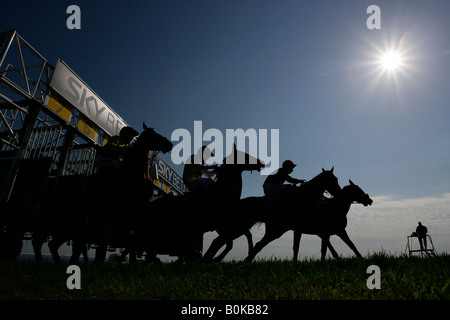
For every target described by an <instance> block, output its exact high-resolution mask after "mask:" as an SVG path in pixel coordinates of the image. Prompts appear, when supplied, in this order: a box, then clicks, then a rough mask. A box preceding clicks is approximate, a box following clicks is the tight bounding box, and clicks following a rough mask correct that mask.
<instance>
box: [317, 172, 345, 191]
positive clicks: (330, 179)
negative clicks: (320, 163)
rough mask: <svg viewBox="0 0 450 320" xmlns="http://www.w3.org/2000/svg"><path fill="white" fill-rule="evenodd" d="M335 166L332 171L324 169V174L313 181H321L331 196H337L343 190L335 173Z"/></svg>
mask: <svg viewBox="0 0 450 320" xmlns="http://www.w3.org/2000/svg"><path fill="white" fill-rule="evenodd" d="M333 171H334V166H333V167H332V168H331V169H330V170H325V169H324V168H322V172H321V173H320V174H319V175H317V176H316V177H315V178H314V179H313V180H317V181H320V184H321V185H322V186H323V188H324V189H325V190H326V191H328V192H329V193H330V194H331V195H333V196H337V195H338V194H339V193H340V192H341V191H342V190H341V187H340V186H339V183H338V178H336V176H335V175H334V173H333Z"/></svg>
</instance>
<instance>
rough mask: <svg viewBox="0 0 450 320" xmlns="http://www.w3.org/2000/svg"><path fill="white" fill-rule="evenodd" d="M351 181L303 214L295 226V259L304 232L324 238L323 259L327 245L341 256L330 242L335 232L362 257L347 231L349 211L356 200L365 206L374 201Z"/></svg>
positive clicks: (336, 256)
mask: <svg viewBox="0 0 450 320" xmlns="http://www.w3.org/2000/svg"><path fill="white" fill-rule="evenodd" d="M349 182H350V185H348V186H345V187H344V188H342V192H341V193H340V194H339V195H337V196H336V197H334V198H332V199H329V200H327V202H326V203H324V204H322V205H320V206H319V207H315V208H314V209H313V210H312V211H310V212H307V213H305V214H303V215H302V219H301V220H299V222H298V225H297V226H295V227H294V261H296V260H297V256H298V250H299V246H300V238H301V236H302V234H303V233H306V234H315V235H318V236H319V237H320V238H321V239H322V247H321V253H322V256H321V258H322V260H323V259H325V255H326V252H327V247H328V248H329V249H330V251H331V253H332V254H333V257H335V258H339V255H338V254H337V252H336V250H334V248H333V246H332V245H331V244H330V236H331V235H334V234H335V235H337V236H339V237H340V238H341V239H342V240H343V241H344V242H345V243H346V244H347V245H348V246H349V247H350V248H351V249H352V250H353V252H355V254H356V256H358V257H362V256H361V254H360V253H359V252H358V250H357V249H356V247H355V245H354V244H353V242H352V241H351V240H350V238H349V237H348V234H347V232H346V231H345V228H346V226H347V213H348V211H349V210H350V206H351V205H352V203H353V202H354V201H356V202H357V203H361V204H363V205H364V206H368V205H372V202H373V201H372V199H370V197H369V196H368V195H367V194H366V193H365V192H364V191H362V190H361V188H360V187H358V186H357V185H356V184H354V183H353V182H352V181H351V180H349Z"/></svg>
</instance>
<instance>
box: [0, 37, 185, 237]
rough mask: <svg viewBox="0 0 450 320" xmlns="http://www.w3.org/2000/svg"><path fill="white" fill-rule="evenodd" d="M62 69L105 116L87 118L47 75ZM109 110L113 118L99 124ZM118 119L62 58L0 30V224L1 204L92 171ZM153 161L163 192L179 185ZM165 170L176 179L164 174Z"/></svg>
mask: <svg viewBox="0 0 450 320" xmlns="http://www.w3.org/2000/svg"><path fill="white" fill-rule="evenodd" d="M55 70H56V72H55ZM54 75H55V77H54ZM64 76H66V77H67V76H70V77H72V79H75V80H74V81H78V82H77V83H76V85H77V86H78V85H80V86H81V85H83V86H84V88H85V89H83V90H86V91H87V92H89V93H91V94H92V96H91V97H90V98H91V100H90V101H91V102H92V99H94V100H95V99H96V101H95V103H96V104H97V103H98V104H100V106H105V108H106V110H107V111H108V112H109V113H108V115H107V116H108V118H107V119H103V121H94V120H93V118H92V116H89V114H87V113H86V110H84V112H83V110H81V108H80V107H79V105H77V104H76V103H75V102H74V101H70V96H69V98H68V97H67V96H68V95H67V94H65V95H64V94H61V91H63V89H61V85H60V84H58V83H57V81H55V80H54V78H58V80H59V81H60V83H61V80H60V79H61V77H62V78H64ZM66 85H67V84H66ZM69 85H70V83H69ZM62 88H64V84H63V87H62ZM66 92H67V90H66ZM87 103H88V100H87V98H86V104H87ZM111 117H113V118H114V119H115V121H116V124H117V125H115V127H114V128H106V127H105V124H106V125H108V123H111ZM119 124H120V125H122V126H125V125H126V123H125V121H123V119H121V118H120V116H118V115H117V114H116V113H115V112H114V111H113V110H112V109H110V108H109V106H108V105H107V104H106V103H105V102H104V101H103V100H101V98H100V97H98V96H97V95H96V94H95V93H94V92H93V91H92V89H90V88H89V87H88V86H87V85H86V84H85V83H84V82H83V80H81V78H79V77H78V76H77V75H76V74H75V73H74V72H73V71H72V70H71V69H70V68H69V67H68V66H67V65H66V64H65V63H64V62H63V61H61V60H58V63H57V65H56V67H55V66H53V65H51V64H50V63H49V62H48V61H47V60H46V59H45V58H44V57H43V56H42V55H41V54H40V53H39V52H38V51H37V50H36V49H35V48H33V47H32V46H31V45H30V44H29V43H28V42H27V41H25V39H23V38H22V37H21V36H20V35H19V34H18V33H17V32H16V31H15V30H13V29H12V30H9V31H6V32H3V33H0V228H1V229H2V230H3V228H4V227H5V225H6V224H7V222H6V221H8V219H9V218H10V217H8V216H7V214H5V211H7V210H3V209H4V208H6V207H13V208H14V206H15V205H17V206H18V207H19V208H20V210H19V211H27V210H31V211H32V210H34V209H33V206H34V207H36V206H38V205H39V201H40V197H42V195H43V192H44V190H46V189H48V188H50V187H51V188H56V187H57V186H58V184H60V183H61V181H62V180H65V179H66V177H68V176H72V177H74V178H76V176H79V177H80V178H83V177H85V176H88V175H91V174H92V173H93V172H94V161H95V156H96V149H97V148H98V147H101V146H103V145H104V144H105V143H106V141H107V140H108V139H109V138H111V136H112V135H114V134H118V131H119V129H120V127H118V125H119ZM152 164H154V166H153V167H152V168H150V172H151V173H153V175H154V179H155V180H154V183H155V185H156V186H157V187H158V188H160V189H161V191H162V192H174V193H176V194H180V193H183V192H184V191H185V190H186V189H185V186H184V185H183V184H182V183H179V181H181V178H180V177H179V175H178V174H176V175H173V174H167V172H168V171H167V170H169V171H170V170H172V171H173V169H172V168H170V167H169V166H168V165H167V163H165V161H163V160H162V158H160V157H159V156H156V157H155V159H153V161H152ZM158 166H159V167H158ZM164 173H166V174H167V176H168V177H172V176H173V177H175V176H177V177H178V180H179V181H178V182H177V181H170V180H169V178H168V177H165V175H164ZM173 173H174V171H173ZM169 185H170V187H169ZM180 185H181V187H180ZM68 196H69V197H70V195H68ZM71 201H74V199H68V205H70V202H71ZM75 201H76V200H75ZM27 205H28V207H27ZM15 219H17V217H16V218H15ZM19 219H20V218H19ZM2 230H0V231H2Z"/></svg>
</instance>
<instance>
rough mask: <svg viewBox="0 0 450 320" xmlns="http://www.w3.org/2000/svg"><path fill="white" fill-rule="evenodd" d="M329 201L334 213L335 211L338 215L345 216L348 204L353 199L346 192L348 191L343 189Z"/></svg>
mask: <svg viewBox="0 0 450 320" xmlns="http://www.w3.org/2000/svg"><path fill="white" fill-rule="evenodd" d="M330 201H331V206H332V207H333V209H334V211H335V212H334V213H335V214H336V212H337V213H338V214H340V215H343V216H347V213H348V212H349V211H350V206H351V205H352V203H353V199H352V198H351V196H350V195H349V194H348V192H346V191H345V189H343V190H342V193H341V194H339V195H337V196H336V197H334V198H333V199H331V200H330ZM336 209H337V210H336Z"/></svg>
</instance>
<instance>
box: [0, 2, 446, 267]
mask: <svg viewBox="0 0 450 320" xmlns="http://www.w3.org/2000/svg"><path fill="white" fill-rule="evenodd" d="M71 4H76V5H78V6H79V7H80V9H81V30H69V29H68V28H67V27H66V20H67V18H68V17H69V16H70V15H69V14H67V13H66V9H67V7H68V6H69V5H71ZM370 5H377V6H379V8H380V9H381V14H380V18H381V19H380V27H381V29H369V28H368V27H367V24H366V22H367V20H368V19H369V18H370V17H371V13H367V12H366V10H367V8H368V7H369V6H370ZM0 8H1V10H0V27H1V29H2V30H0V31H4V30H8V29H10V28H14V29H16V30H17V31H18V33H19V34H20V35H21V36H23V37H24V38H25V39H26V40H27V41H28V42H29V43H30V44H32V45H33V46H34V47H35V48H36V49H37V50H38V51H39V52H40V53H41V54H42V55H43V56H44V57H46V58H47V59H48V60H49V61H50V63H52V64H56V61H57V59H58V58H61V59H62V60H64V61H65V62H66V63H67V64H68V65H69V66H70V67H71V68H72V69H73V70H74V71H75V72H76V73H77V74H78V75H79V76H80V77H81V78H82V79H83V80H84V81H85V82H86V83H87V84H88V85H89V86H90V87H91V88H92V89H93V90H94V91H96V92H97V94H98V95H100V96H101V97H102V98H103V99H104V100H105V101H106V102H107V103H108V104H109V105H110V106H111V107H112V108H113V109H114V110H115V111H116V112H117V113H118V114H120V115H121V117H122V118H124V119H125V120H126V121H127V122H128V123H129V124H130V125H132V126H134V127H136V128H140V126H141V123H142V120H145V121H146V122H147V124H149V125H150V126H153V127H155V129H156V130H157V131H159V132H160V133H161V134H163V135H165V136H166V137H169V138H170V136H171V134H172V132H173V131H174V130H176V129H178V128H185V129H187V130H189V131H191V132H192V133H193V125H194V121H196V120H199V121H202V124H203V129H204V130H206V129H208V128H217V129H219V130H221V131H223V132H225V130H226V129H238V128H242V129H244V130H247V129H249V128H254V129H256V130H258V129H269V130H270V129H278V130H279V158H280V161H283V160H285V159H291V160H293V161H294V162H296V163H298V166H297V167H296V168H295V170H294V173H293V176H294V177H298V178H301V179H311V178H312V177H314V176H315V175H317V174H318V173H319V172H320V170H321V168H322V167H324V168H325V169H329V168H331V167H332V166H334V167H335V174H336V176H337V177H338V178H339V182H340V184H341V186H344V185H346V184H348V179H349V178H350V179H352V180H353V181H354V182H355V183H356V184H358V185H360V186H361V187H362V188H363V189H364V190H365V191H366V192H367V193H369V195H370V196H371V197H372V198H373V199H374V201H375V202H374V204H373V206H372V207H370V208H360V207H356V206H354V207H355V209H353V208H352V210H351V211H350V213H349V227H348V231H349V234H350V237H352V232H353V235H354V236H353V237H356V239H355V244H356V246H357V247H359V248H360V251H362V252H366V251H368V250H370V251H373V250H379V249H380V248H381V247H383V248H387V249H389V250H391V251H393V252H394V251H398V252H401V251H403V250H404V245H405V244H406V235H408V234H409V233H410V232H411V231H413V229H415V227H416V225H417V221H419V220H422V222H423V223H424V224H425V225H427V227H428V228H429V231H430V234H431V235H432V236H434V235H435V236H436V237H437V239H438V240H435V245H436V247H437V249H440V251H450V235H449V231H450V213H449V208H450V206H449V205H450V199H449V198H450V197H449V194H450V170H449V166H450V139H449V138H450V134H449V133H450V126H449V120H450V104H449V101H450V99H449V98H450V93H449V92H450V19H449V18H448V17H449V12H450V2H449V1H447V0H442V1H438V0H431V1H428V0H427V1H425V0H423V1H411V0H408V1H401V0H390V1H376V0H370V1H356V0H355V1H351V0H345V1H344V0H342V1H300V0H295V1H286V0H283V1H275V0H270V1H269V0H266V1H263V0H261V1H242V0H239V1H134V0H130V1H126V2H123V1H77V0H76V1H70V2H69V1H33V2H30V1H8V2H7V3H3V4H2V5H1V6H0ZM389 52H395V53H397V55H398V56H397V57H396V58H395V57H394V60H395V59H398V61H397V64H396V63H395V61H394V63H393V64H396V65H394V66H391V67H390V68H389V67H388V66H387V65H383V64H382V62H381V61H382V56H383V55H384V54H386V53H389ZM165 159H166V160H168V161H169V163H170V156H168V157H167V156H166V157H165ZM174 168H175V169H176V170H177V171H178V172H179V173H180V174H181V173H182V166H181V165H178V166H177V165H174ZM243 179H244V187H243V197H247V196H252V195H258V196H259V195H262V194H263V190H262V183H263V182H264V179H265V176H260V175H259V174H257V173H253V174H250V173H245V174H244V175H243ZM218 210H219V208H218ZM352 215H353V216H354V218H352ZM352 219H353V220H352ZM418 219H419V220H418ZM358 221H359V224H358ZM385 225H389V228H387V229H386V231H385V233H383V231H382V230H379V228H381V229H383V228H384V227H383V226H385ZM254 232H255V234H257V233H259V232H261V230H259V231H258V230H256V231H255V230H254ZM286 239H287V240H286ZM386 239H391V240H389V241H388V240H386ZM399 239H400V240H399ZM433 239H435V237H433ZM307 240H308V239H307ZM307 240H305V242H307ZM290 241H291V240H290V238H289V235H288V238H285V241H283V239H281V240H280V241H279V242H278V244H274V245H273V246H272V247H270V248H269V249H268V250H267V251H266V255H267V256H268V257H270V256H274V257H278V256H280V257H286V256H290V254H291V253H290V247H291V243H290ZM339 241H340V240H336V243H338V242H339ZM285 242H286V243H289V244H288V245H284V244H285ZM287 246H288V247H289V248H288V247H287ZM238 247H239V246H238ZM244 247H245V246H244ZM281 247H282V248H281ZM310 247H311V248H312V249H311V255H312V254H314V255H315V256H318V255H319V248H320V247H319V245H315V244H311V246H310ZM310 247H308V248H310ZM286 248H287V249H286ZM302 248H303V247H302ZM233 252H235V253H234V256H233V254H231V255H230V258H233V257H236V258H240V257H241V256H242V255H241V252H238V251H233ZM307 252H309V251H307ZM344 252H345V251H344Z"/></svg>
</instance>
